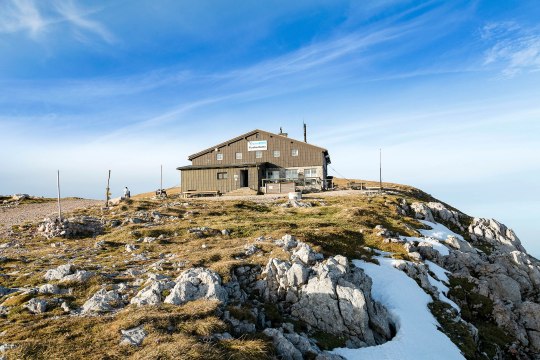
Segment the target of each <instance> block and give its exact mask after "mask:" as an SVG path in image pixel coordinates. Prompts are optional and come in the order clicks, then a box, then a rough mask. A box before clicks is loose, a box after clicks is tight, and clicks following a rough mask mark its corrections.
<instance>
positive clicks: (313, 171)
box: [304, 168, 317, 178]
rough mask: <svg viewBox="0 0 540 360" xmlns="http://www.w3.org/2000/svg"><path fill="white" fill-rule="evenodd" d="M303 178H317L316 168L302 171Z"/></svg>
mask: <svg viewBox="0 0 540 360" xmlns="http://www.w3.org/2000/svg"><path fill="white" fill-rule="evenodd" d="M304 177H305V178H310V177H317V169H316V168H311V169H304Z"/></svg>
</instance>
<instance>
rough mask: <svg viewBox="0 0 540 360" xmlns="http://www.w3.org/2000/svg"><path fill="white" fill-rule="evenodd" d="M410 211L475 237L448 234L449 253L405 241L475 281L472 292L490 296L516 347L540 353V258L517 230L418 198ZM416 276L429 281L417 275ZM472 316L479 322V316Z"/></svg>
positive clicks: (495, 314)
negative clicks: (527, 248) (528, 248)
mask: <svg viewBox="0 0 540 360" xmlns="http://www.w3.org/2000/svg"><path fill="white" fill-rule="evenodd" d="M406 205H407V204H406V202H405V203H404V204H403V203H402V204H400V206H399V207H400V210H401V211H402V212H406V210H407V207H406ZM408 213H409V214H410V213H412V215H413V216H414V217H416V218H418V219H423V220H427V221H435V222H441V223H443V224H447V225H453V226H455V228H456V229H461V230H462V231H461V233H462V234H463V236H464V237H465V238H467V239H470V242H469V241H465V240H463V239H458V238H455V237H448V238H447V239H446V240H445V241H444V242H445V243H446V244H447V245H449V247H450V253H449V254H448V255H447V256H444V257H441V256H438V255H437V254H435V253H433V252H431V251H429V250H427V249H422V247H420V246H416V247H414V248H411V246H410V245H406V246H408V248H410V249H409V250H415V251H418V253H420V254H421V256H422V258H424V259H428V260H431V261H433V262H435V263H437V264H438V265H440V266H442V267H443V268H445V269H447V270H449V271H451V272H452V275H453V276H454V277H455V278H461V279H464V280H465V281H466V282H467V283H470V284H472V286H473V288H472V290H468V291H470V292H471V293H473V297H474V296H476V295H474V294H478V296H483V297H485V298H486V299H489V300H488V301H489V302H490V304H489V307H488V308H490V309H491V314H490V316H491V319H492V320H493V321H494V322H495V324H496V325H497V326H498V327H500V328H502V329H504V331H505V332H506V333H508V334H511V335H512V337H513V338H515V339H516V341H517V342H516V343H515V344H514V346H515V347H516V349H519V350H515V351H519V352H520V353H523V354H528V353H529V352H528V351H529V350H527V349H532V351H533V352H534V353H536V352H538V349H540V341H539V338H540V336H539V334H540V332H539V331H538V326H537V325H538V322H537V320H538V316H539V315H537V314H538V312H539V310H540V305H538V303H539V301H540V262H539V261H538V260H536V259H534V258H532V257H531V256H529V255H528V254H527V253H526V251H525V249H524V248H523V246H522V245H521V242H520V240H519V238H518V237H517V236H516V234H515V233H514V231H512V230H511V229H509V228H507V227H506V226H505V225H503V224H501V223H500V222H498V221H496V220H493V219H483V218H467V217H466V216H465V215H462V214H460V213H458V212H456V211H454V210H450V209H447V208H446V207H445V206H444V205H443V204H440V203H427V204H424V203H413V204H412V205H411V206H410V211H409V212H408ZM462 222H463V223H462ZM465 223H467V224H468V226H465V225H464V224H465ZM406 272H407V271H406ZM412 277H413V278H415V277H414V276H412ZM416 280H417V281H419V283H420V284H425V282H424V281H422V280H421V279H419V278H417V277H416ZM422 287H424V285H422ZM424 289H426V288H425V287H424ZM426 290H428V292H431V291H429V289H426ZM452 300H454V301H456V302H457V303H458V305H460V306H465V307H467V306H472V307H473V308H474V307H475V306H480V304H474V303H473V304H467V303H466V301H467V300H464V299H452ZM464 301H465V302H464ZM470 321H473V322H474V319H470ZM500 351H502V350H500Z"/></svg>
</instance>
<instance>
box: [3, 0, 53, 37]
mask: <svg viewBox="0 0 540 360" xmlns="http://www.w3.org/2000/svg"><path fill="white" fill-rule="evenodd" d="M47 25H48V21H47V20H46V19H44V18H43V16H42V15H41V12H40V11H39V9H38V7H37V6H36V4H35V3H34V2H33V1H32V0H16V1H15V0H13V1H4V2H2V3H1V4H0V33H16V32H28V34H29V35H30V36H31V37H35V36H37V35H38V34H39V33H40V32H41V31H42V30H44V29H45V28H46V27H47Z"/></svg>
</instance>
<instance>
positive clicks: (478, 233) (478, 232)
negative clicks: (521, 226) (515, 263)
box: [468, 218, 525, 252]
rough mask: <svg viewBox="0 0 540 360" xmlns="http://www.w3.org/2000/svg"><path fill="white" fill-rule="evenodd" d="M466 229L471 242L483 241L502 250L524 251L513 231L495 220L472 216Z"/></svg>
mask: <svg viewBox="0 0 540 360" xmlns="http://www.w3.org/2000/svg"><path fill="white" fill-rule="evenodd" d="M468 230H469V234H470V237H471V239H472V240H473V242H477V241H484V242H487V243H488V244H490V245H492V246H494V247H496V248H498V249H500V250H502V251H515V250H518V251H520V252H525V249H524V248H523V246H522V245H521V241H519V239H518V237H517V236H516V234H515V233H514V231H513V230H512V229H508V228H507V227H506V226H504V225H503V224H501V223H499V222H498V221H496V220H493V219H482V218H474V219H473V221H472V223H471V224H470V225H469V229H468Z"/></svg>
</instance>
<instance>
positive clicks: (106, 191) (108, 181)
mask: <svg viewBox="0 0 540 360" xmlns="http://www.w3.org/2000/svg"><path fill="white" fill-rule="evenodd" d="M110 180H111V170H109V177H107V189H106V190H105V207H106V208H107V207H109V197H110V188H109V184H110Z"/></svg>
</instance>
